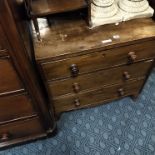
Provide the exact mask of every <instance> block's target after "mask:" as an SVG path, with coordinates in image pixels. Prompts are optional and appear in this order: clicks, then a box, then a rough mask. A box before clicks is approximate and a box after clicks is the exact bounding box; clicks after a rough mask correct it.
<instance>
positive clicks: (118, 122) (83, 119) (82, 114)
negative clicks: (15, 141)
mask: <svg viewBox="0 0 155 155" xmlns="http://www.w3.org/2000/svg"><path fill="white" fill-rule="evenodd" d="M58 130H59V132H58V134H57V135H56V136H55V137H54V138H49V139H45V140H38V141H36V142H34V143H30V144H26V145H22V146H18V147H14V148H12V149H8V150H5V151H1V152H0V155H75V154H76V155H87V154H89V155H155V70H154V71H153V72H152V74H151V76H150V78H149V80H148V82H147V84H146V85H145V88H144V89H143V92H142V94H141V95H140V96H139V98H138V100H137V101H136V102H133V101H132V100H131V99H130V98H124V99H122V100H119V101H115V102H112V103H111V104H107V105H102V106H98V107H96V108H90V109H84V110H79V111H74V112H68V113H64V114H63V115H62V117H61V119H60V121H59V122H58Z"/></svg>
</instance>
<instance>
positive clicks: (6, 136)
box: [0, 133, 10, 141]
mask: <svg viewBox="0 0 155 155" xmlns="http://www.w3.org/2000/svg"><path fill="white" fill-rule="evenodd" d="M9 137H10V135H9V133H3V134H2V135H1V136H0V141H6V140H9Z"/></svg>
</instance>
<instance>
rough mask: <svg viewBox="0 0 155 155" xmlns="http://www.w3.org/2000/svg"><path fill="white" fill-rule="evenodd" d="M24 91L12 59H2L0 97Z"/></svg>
mask: <svg viewBox="0 0 155 155" xmlns="http://www.w3.org/2000/svg"><path fill="white" fill-rule="evenodd" d="M23 89H24V88H23V85H22V83H21V81H20V79H19V77H18V75H17V72H16V70H15V69H14V66H13V64H12V62H11V61H10V59H7V58H6V59H0V95H2V94H5V93H9V92H14V91H18V90H23Z"/></svg>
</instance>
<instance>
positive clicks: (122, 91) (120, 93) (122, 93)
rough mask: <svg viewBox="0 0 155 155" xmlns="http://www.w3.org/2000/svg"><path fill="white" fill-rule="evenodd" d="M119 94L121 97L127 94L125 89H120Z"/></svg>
mask: <svg viewBox="0 0 155 155" xmlns="http://www.w3.org/2000/svg"><path fill="white" fill-rule="evenodd" d="M118 93H119V95H120V96H124V94H125V93H124V89H123V88H120V89H118Z"/></svg>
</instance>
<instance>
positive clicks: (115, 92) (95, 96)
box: [53, 78, 144, 114]
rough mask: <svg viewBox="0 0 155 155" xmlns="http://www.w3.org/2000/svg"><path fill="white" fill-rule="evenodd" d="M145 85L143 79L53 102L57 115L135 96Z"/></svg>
mask: <svg viewBox="0 0 155 155" xmlns="http://www.w3.org/2000/svg"><path fill="white" fill-rule="evenodd" d="M143 83H144V80H143V78H142V79H141V80H138V81H130V82H128V83H127V84H126V85H122V84H118V85H114V86H109V87H103V88H100V89H97V90H93V91H89V92H85V93H81V94H77V95H70V96H66V97H62V98H58V99H55V100H53V103H54V108H55V112H56V114H59V113H61V112H64V111H69V110H73V109H78V108H83V107H87V106H91V105H92V106H93V105H95V104H99V103H103V102H107V101H111V100H113V99H117V98H120V97H124V96H128V95H134V94H137V93H138V92H139V90H140V89H141V87H142V85H143Z"/></svg>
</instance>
